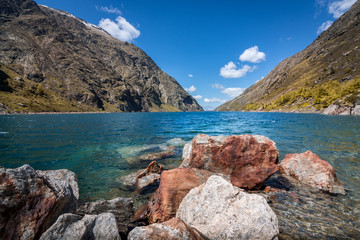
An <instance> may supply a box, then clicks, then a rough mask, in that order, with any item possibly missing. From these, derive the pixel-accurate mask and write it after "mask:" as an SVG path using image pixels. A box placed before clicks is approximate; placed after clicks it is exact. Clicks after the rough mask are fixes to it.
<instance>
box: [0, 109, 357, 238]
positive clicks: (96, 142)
mask: <svg viewBox="0 0 360 240" xmlns="http://www.w3.org/2000/svg"><path fill="white" fill-rule="evenodd" d="M198 133H205V134H209V135H240V134H260V135H265V136H267V137H269V138H270V139H272V140H274V141H275V142H276V144H277V147H278V149H279V152H280V159H282V158H283V157H284V156H285V154H287V153H300V152H304V151H306V150H311V151H313V152H314V153H316V154H318V155H319V156H320V157H321V158H322V159H326V160H327V161H328V162H329V163H330V164H331V165H332V166H334V168H335V170H336V173H337V176H338V179H339V180H340V181H341V182H342V183H343V185H344V186H345V188H346V190H347V192H346V193H347V194H346V196H345V197H342V196H330V195H328V194H327V195H326V194H325V195H324V194H322V193H313V192H309V191H302V190H299V189H297V188H296V187H294V188H293V189H292V190H293V191H290V192H291V194H292V193H294V194H295V193H296V194H297V195H296V197H294V196H293V195H291V194H288V193H286V194H275V197H274V196H268V201H269V202H270V204H272V205H271V206H272V207H273V208H274V209H275V212H276V213H277V215H278V217H279V219H280V226H281V229H282V231H288V232H292V231H293V232H295V233H296V232H298V233H299V234H298V237H299V238H313V237H320V238H322V237H324V238H334V239H351V238H357V237H359V238H360V233H359V229H360V224H359V221H360V220H359V219H360V200H359V197H360V196H359V195H360V193H359V190H360V181H359V177H360V153H359V149H360V117H353V116H324V115H318V114H291V113H243V112H194V113H112V114H49V115H5V116H0V165H1V166H4V167H6V168H16V167H19V166H21V165H23V164H25V163H28V164H30V165H31V166H32V167H33V168H35V169H41V170H49V169H60V168H67V169H70V170H72V171H74V172H75V173H76V174H77V175H78V179H79V187H80V198H81V199H82V200H97V199H102V198H105V199H110V198H113V197H117V196H133V197H134V198H137V197H138V196H136V195H134V194H133V193H130V192H126V191H125V190H124V189H123V188H121V187H120V186H121V181H120V180H119V178H120V177H121V176H125V175H127V174H129V173H130V172H133V171H136V170H138V169H141V168H144V167H146V166H147V165H148V163H149V162H148V161H140V162H139V161H138V160H137V157H139V156H140V155H144V154H147V153H151V152H161V151H166V150H167V149H173V148H174V147H175V149H174V150H173V151H174V153H175V155H173V156H171V157H169V158H166V159H162V160H159V162H160V163H162V164H164V165H165V166H166V168H174V167H176V166H178V165H179V164H180V163H181V151H182V146H183V145H184V143H185V142H188V141H191V139H192V138H193V137H194V136H195V135H196V134H198ZM274 178H275V179H276V177H274ZM135 200H136V199H135ZM331 219H335V220H333V221H332V220H331ZM334 222H335V223H336V227H333V226H334V225H333V224H334ZM312 229H314V231H312ZM334 229H336V230H334ZM302 232H304V233H302ZM295 233H294V234H295ZM300 233H301V234H300ZM283 235H284V236H285V235H286V234H285V233H284V234H283ZM293 237H294V235H293Z"/></svg>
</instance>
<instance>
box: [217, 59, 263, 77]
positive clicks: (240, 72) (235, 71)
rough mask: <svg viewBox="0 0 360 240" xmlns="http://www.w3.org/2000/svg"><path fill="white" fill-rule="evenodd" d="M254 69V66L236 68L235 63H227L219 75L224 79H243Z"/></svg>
mask: <svg viewBox="0 0 360 240" xmlns="http://www.w3.org/2000/svg"><path fill="white" fill-rule="evenodd" d="M255 68H256V66H255V67H250V66H249V65H244V66H243V67H241V68H237V67H236V65H235V63H233V62H229V63H228V64H225V66H224V67H222V68H221V69H220V75H221V76H223V77H224V78H241V77H244V76H245V75H246V73H247V72H252V71H254V69H255Z"/></svg>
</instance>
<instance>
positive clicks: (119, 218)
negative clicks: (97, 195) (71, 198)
mask: <svg viewBox="0 0 360 240" xmlns="http://www.w3.org/2000/svg"><path fill="white" fill-rule="evenodd" d="M133 204H134V202H133V200H132V199H131V198H120V197H119V198H115V199H112V200H100V201H96V202H88V203H85V204H84V205H83V206H81V207H79V210H78V214H81V215H85V214H92V215H94V214H101V213H106V212H109V213H112V214H113V215H114V216H115V219H116V224H117V228H118V230H119V232H120V234H122V235H126V234H127V232H128V226H129V224H130V222H131V218H132V217H133V215H134V209H133Z"/></svg>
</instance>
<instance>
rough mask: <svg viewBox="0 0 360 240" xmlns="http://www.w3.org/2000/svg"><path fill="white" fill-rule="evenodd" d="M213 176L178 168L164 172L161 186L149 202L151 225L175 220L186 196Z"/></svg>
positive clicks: (195, 170)
mask: <svg viewBox="0 0 360 240" xmlns="http://www.w3.org/2000/svg"><path fill="white" fill-rule="evenodd" d="M211 175H212V173H211V172H209V171H206V170H200V169H194V168H176V169H172V170H168V171H164V172H162V174H161V182H160V186H159V188H158V189H157V190H156V192H155V193H154V195H153V196H152V198H151V200H150V202H149V213H148V220H149V223H155V222H164V221H167V220H169V219H171V218H173V217H174V216H175V215H176V210H177V209H178V207H179V205H180V203H181V201H182V199H183V198H184V197H185V196H186V194H187V193H188V192H189V191H190V190H191V189H193V188H194V187H197V186H199V185H201V184H203V183H205V182H206V180H207V179H208V178H209V177H210V176H211Z"/></svg>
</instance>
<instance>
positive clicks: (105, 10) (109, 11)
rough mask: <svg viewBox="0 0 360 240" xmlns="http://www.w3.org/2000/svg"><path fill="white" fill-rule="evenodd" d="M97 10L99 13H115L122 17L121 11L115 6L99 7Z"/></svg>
mask: <svg viewBox="0 0 360 240" xmlns="http://www.w3.org/2000/svg"><path fill="white" fill-rule="evenodd" d="M96 9H97V10H99V11H103V12H107V13H114V14H117V15H121V11H120V10H119V9H118V8H114V7H113V6H111V5H110V7H103V6H101V7H98V6H96Z"/></svg>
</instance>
